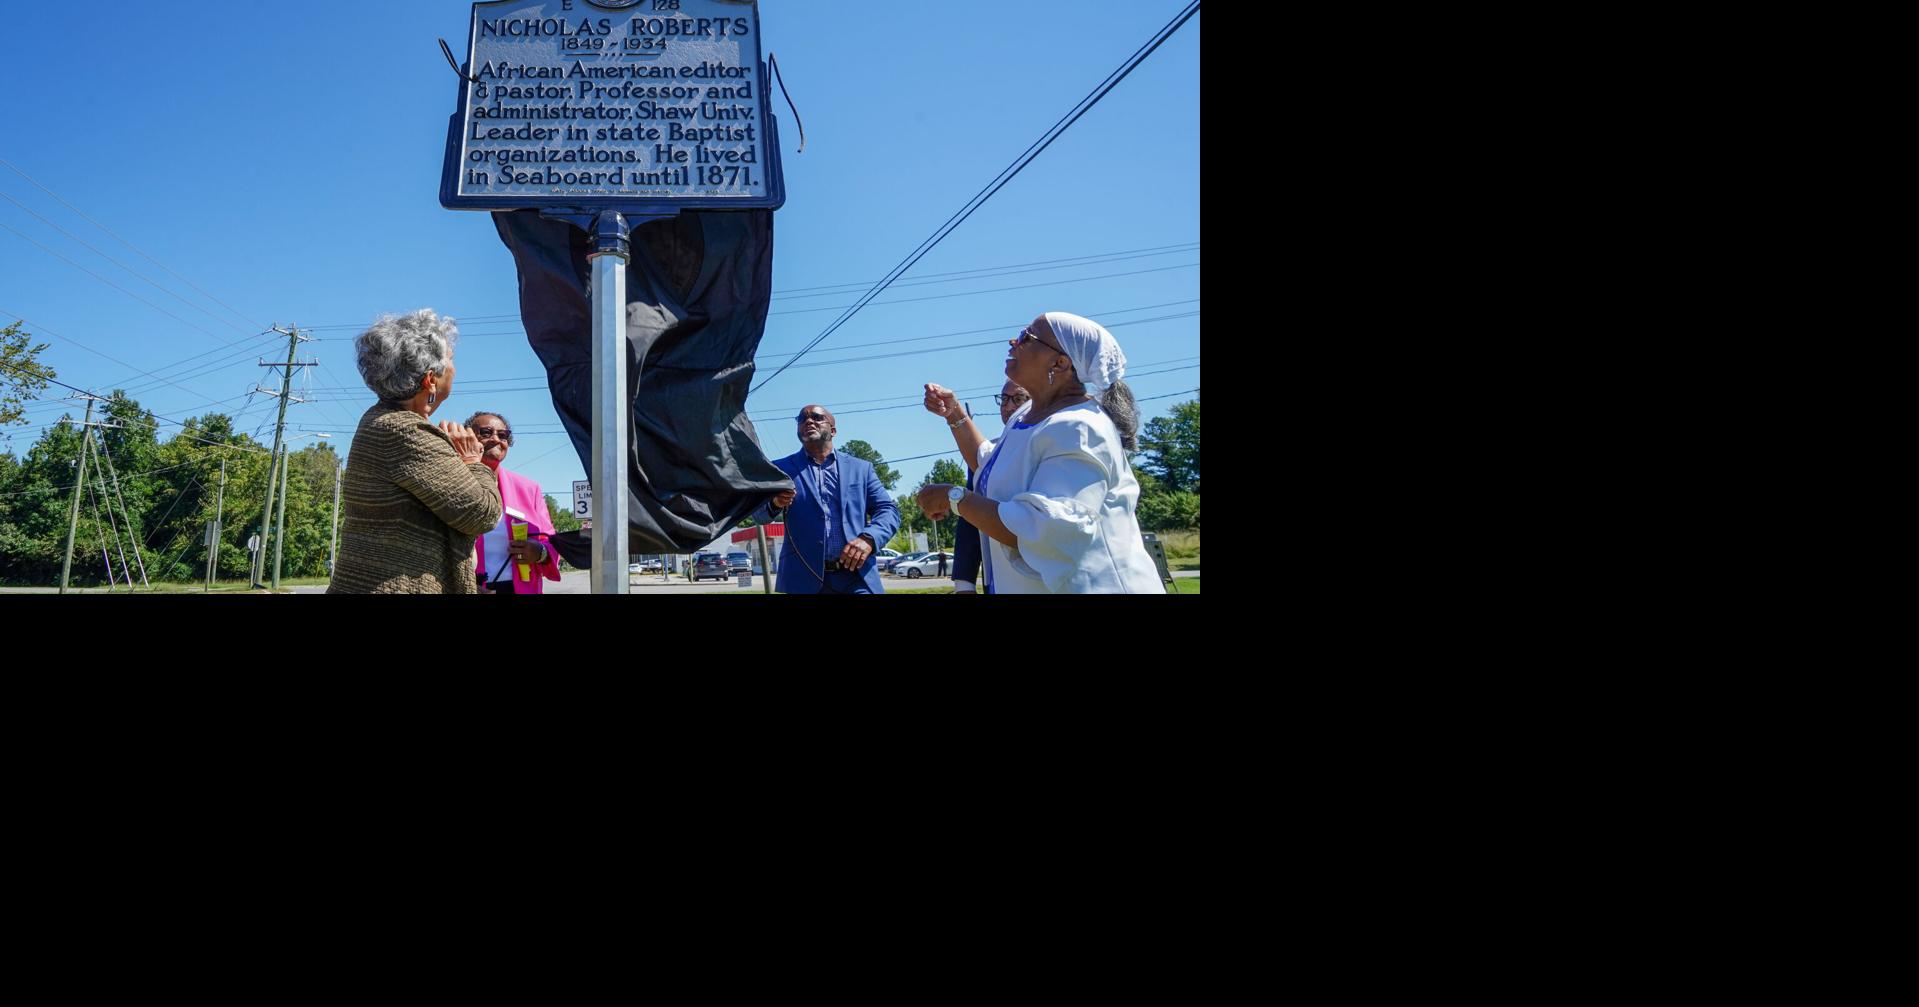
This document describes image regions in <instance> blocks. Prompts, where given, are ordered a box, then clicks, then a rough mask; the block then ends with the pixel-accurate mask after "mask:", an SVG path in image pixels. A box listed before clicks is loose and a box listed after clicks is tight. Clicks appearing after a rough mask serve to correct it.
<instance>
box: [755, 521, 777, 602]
mask: <svg viewBox="0 0 1919 1007" xmlns="http://www.w3.org/2000/svg"><path fill="white" fill-rule="evenodd" d="M753 530H754V531H756V532H759V535H760V581H761V582H762V583H763V584H764V585H765V587H766V590H765V592H764V593H765V594H772V593H773V561H772V560H771V559H770V558H768V557H767V555H766V526H765V525H763V524H755V525H753Z"/></svg>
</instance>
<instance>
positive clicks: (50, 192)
mask: <svg viewBox="0 0 1919 1007" xmlns="http://www.w3.org/2000/svg"><path fill="white" fill-rule="evenodd" d="M0 164H4V165H6V166H7V168H8V169H9V170H11V171H12V172H13V173H14V174H16V175H19V176H20V177H21V178H24V179H26V180H27V181H29V182H32V183H33V184H34V187H35V188H38V189H39V190H40V191H41V192H44V193H46V194H47V195H49V196H52V197H53V198H54V199H56V200H59V202H60V205H61V206H64V207H66V208H67V209H69V210H72V211H73V212H75V213H77V214H79V215H80V219H82V220H85V221H86V222H87V223H89V224H92V225H93V226H95V227H97V228H99V229H100V230H102V231H106V232H107V235H108V236H109V237H111V238H112V239H113V240H115V241H117V242H119V243H120V244H122V245H125V246H127V247H128V248H131V249H133V251H134V252H135V253H136V254H138V255H139V256H140V257H141V258H143V259H145V260H147V261H148V262H151V263H153V264H154V265H156V266H159V267H160V268H161V269H165V270H166V271H167V272H168V273H169V274H170V275H172V276H173V278H174V279H176V280H179V281H180V282H181V283H184V284H186V285H187V286H189V287H192V288H193V289H194V290H196V291H199V293H200V294H201V295H202V296H204V297H205V298H206V299H207V300H209V301H212V302H213V303H215V304H218V305H219V306H221V307H223V308H225V309H227V310H228V311H231V312H233V317H235V318H238V319H239V320H241V321H243V322H246V323H247V324H248V325H251V326H253V327H254V328H256V329H264V328H266V327H267V326H264V325H261V324H260V323H259V322H256V321H253V320H251V319H249V318H247V316H246V315H244V314H241V313H240V312H239V311H238V310H236V309H235V308H234V307H233V305H231V304H228V303H227V302H225V301H223V300H220V299H219V298H218V297H215V296H213V295H212V294H209V293H207V292H206V291H204V290H201V289H200V286H199V285H198V284H196V283H194V282H193V281H192V280H189V279H187V278H186V277H184V276H181V275H180V274H179V273H176V272H174V271H173V270H171V269H167V264H166V263H164V262H161V261H160V260H159V259H156V258H154V257H153V256H151V255H148V254H147V253H145V252H143V251H140V249H139V248H137V247H135V246H134V244H133V242H131V241H128V240H127V239H125V238H122V237H120V236H119V235H117V234H114V233H113V231H111V230H109V229H108V228H107V225H105V224H102V223H100V222H99V221H97V220H95V219H93V218H92V217H89V216H87V214H86V212H85V211H84V210H81V209H80V208H79V207H77V206H75V205H73V204H72V203H69V202H67V201H66V200H65V199H64V198H62V197H61V195H60V194H59V193H57V192H55V191H53V190H52V189H49V188H47V187H46V186H44V185H42V184H40V181H39V180H38V179H36V178H34V177H33V176H32V175H29V174H27V173H26V172H24V171H21V170H20V168H19V167H18V166H16V165H15V164H14V163H13V162H12V161H9V160H7V159H6V158H4V157H0Z"/></svg>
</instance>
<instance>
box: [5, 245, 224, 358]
mask: <svg viewBox="0 0 1919 1007" xmlns="http://www.w3.org/2000/svg"><path fill="white" fill-rule="evenodd" d="M0 227H4V228H6V229H7V230H9V231H12V232H13V233H15V234H18V235H20V238H21V239H22V240H24V241H25V242H26V243H27V244H30V245H32V246H33V247H35V248H37V249H39V250H41V251H42V252H45V253H47V254H48V255H51V256H53V257H54V258H56V259H59V260H60V261H61V262H64V263H66V264H67V265H69V266H72V267H73V268H75V269H78V270H79V271H81V272H83V273H85V274H87V275H88V276H91V277H93V278H94V279H96V280H99V281H100V282H101V283H104V284H106V285H107V286H109V287H112V288H113V289H115V290H118V291H119V292H121V293H123V294H125V295H127V296H128V297H131V298H133V299H134V300H136V301H139V302H140V303H141V304H144V305H146V306H147V307H149V308H152V309H153V310H155V311H158V312H159V313H161V314H163V315H165V316H167V317H168V318H171V319H173V320H174V321H176V322H179V323H180V324H181V325H184V326H186V327H187V328H189V329H192V330H193V331H195V332H199V333H202V334H203V335H206V336H208V337H210V338H213V339H217V340H219V341H220V342H223V343H226V344H227V345H228V346H231V345H233V343H232V342H230V341H229V340H227V339H226V338H224V337H222V336H218V335H215V334H214V333H212V332H208V331H207V330H206V329H203V328H201V327H199V326H198V325H195V324H194V323H192V322H189V321H187V320H186V319H184V318H181V317H180V316H179V315H176V314H174V313H173V312H171V311H168V310H167V309H165V308H163V307H161V306H159V305H158V304H155V303H153V302H152V301H149V300H147V299H146V298H144V297H141V296H140V295H139V294H136V293H134V292H133V291H131V290H128V289H127V288H125V287H123V286H121V285H119V284H118V283H115V282H113V281H112V280H109V279H107V278H106V277H104V276H101V275H100V274H99V273H96V272H94V271H93V270H91V269H88V268H87V267H85V266H82V265H81V264H79V263H77V262H75V261H73V260H72V259H69V258H67V257H66V256H64V255H61V254H60V253H59V252H56V251H54V250H53V249H51V248H48V247H47V246H45V245H42V244H41V243H39V242H37V241H35V240H33V239H32V238H30V237H28V236H27V235H26V234H25V233H23V232H21V231H20V230H19V229H18V228H15V227H14V226H13V225H11V224H6V223H0Z"/></svg>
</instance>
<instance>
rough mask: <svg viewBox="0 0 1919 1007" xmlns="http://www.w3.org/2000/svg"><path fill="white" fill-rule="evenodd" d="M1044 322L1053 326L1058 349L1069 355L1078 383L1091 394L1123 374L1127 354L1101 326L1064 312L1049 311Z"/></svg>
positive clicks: (1101, 390)
mask: <svg viewBox="0 0 1919 1007" xmlns="http://www.w3.org/2000/svg"><path fill="white" fill-rule="evenodd" d="M1046 324H1047V325H1049V326H1052V329H1053V338H1055V339H1058V340H1059V348H1060V349H1062V350H1065V351H1066V355H1067V356H1068V357H1071V358H1072V360H1073V370H1074V371H1077V372H1078V373H1079V380H1080V383H1081V384H1083V385H1085V386H1086V388H1087V390H1088V391H1090V392H1092V393H1093V394H1094V395H1098V394H1100V393H1102V392H1104V391H1106V389H1108V388H1110V387H1112V384H1113V382H1115V381H1118V380H1119V379H1120V378H1123V377H1125V376H1126V354H1124V353H1121V352H1120V350H1119V342H1118V341H1117V340H1115V339H1114V338H1113V334H1112V333H1110V332H1108V331H1106V327H1105V326H1104V325H1101V324H1099V323H1098V322H1095V321H1093V320H1092V319H1090V318H1081V317H1080V316H1078V315H1075V314H1071V313H1069V312H1065V311H1048V312H1047V313H1046Z"/></svg>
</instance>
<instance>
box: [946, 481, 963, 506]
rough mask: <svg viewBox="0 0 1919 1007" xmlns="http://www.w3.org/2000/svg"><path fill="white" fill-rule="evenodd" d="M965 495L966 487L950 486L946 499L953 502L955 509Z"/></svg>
mask: <svg viewBox="0 0 1919 1007" xmlns="http://www.w3.org/2000/svg"><path fill="white" fill-rule="evenodd" d="M965 495H966V487H964V486H949V487H947V488H946V499H948V500H951V501H953V506H955V507H958V506H959V502H960V498H961V497H963V496H965Z"/></svg>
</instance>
